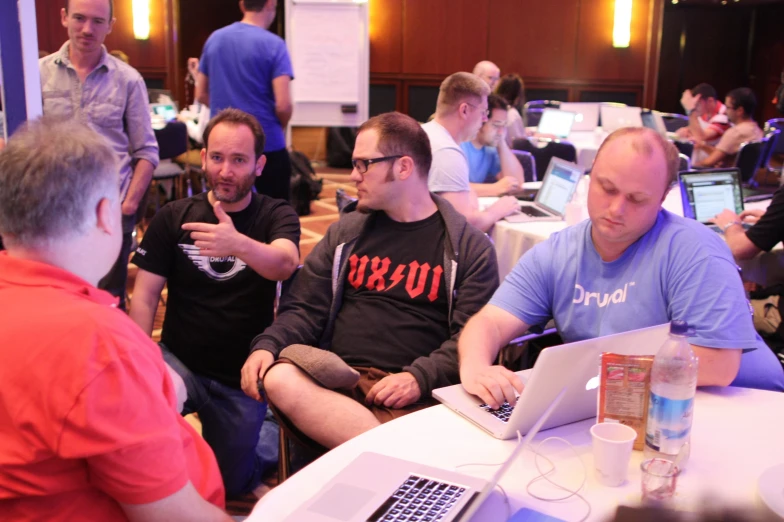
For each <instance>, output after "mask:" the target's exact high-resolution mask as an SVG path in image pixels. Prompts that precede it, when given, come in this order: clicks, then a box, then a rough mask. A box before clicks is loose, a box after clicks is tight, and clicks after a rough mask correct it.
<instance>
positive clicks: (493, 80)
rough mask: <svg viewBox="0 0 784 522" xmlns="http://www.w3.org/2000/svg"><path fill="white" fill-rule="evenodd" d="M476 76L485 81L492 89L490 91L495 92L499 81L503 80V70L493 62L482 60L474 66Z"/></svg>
mask: <svg viewBox="0 0 784 522" xmlns="http://www.w3.org/2000/svg"><path fill="white" fill-rule="evenodd" d="M474 74H475V75H477V76H479V77H480V78H481V79H482V80H484V82H485V83H486V84H487V85H488V87H490V90H493V88H495V85H496V84H497V83H498V80H499V79H500V78H501V69H499V68H498V66H497V65H496V64H494V63H493V62H490V61H488V60H482V61H481V62H479V63H478V64H476V65H474Z"/></svg>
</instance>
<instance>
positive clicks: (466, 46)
mask: <svg viewBox="0 0 784 522" xmlns="http://www.w3.org/2000/svg"><path fill="white" fill-rule="evenodd" d="M490 2H491V0H405V3H404V5H403V72H404V73H408V74H423V75H449V74H452V73H453V72H457V71H470V70H471V69H473V67H474V65H475V64H476V62H478V61H480V60H483V59H485V58H486V57H487V32H488V19H487V13H488V6H489V5H490Z"/></svg>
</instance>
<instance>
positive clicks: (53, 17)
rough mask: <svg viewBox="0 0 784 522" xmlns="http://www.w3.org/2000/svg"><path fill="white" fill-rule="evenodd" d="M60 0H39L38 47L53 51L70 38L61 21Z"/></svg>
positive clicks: (37, 11)
mask: <svg viewBox="0 0 784 522" xmlns="http://www.w3.org/2000/svg"><path fill="white" fill-rule="evenodd" d="M62 7H63V2H61V1H60V0H37V1H36V2H35V19H36V24H37V25H38V49H40V50H42V51H47V52H49V53H53V52H55V51H56V50H58V49H59V48H60V46H62V45H63V43H64V42H65V40H66V39H67V38H68V33H67V32H66V30H65V27H63V26H62V24H61V23H60V9H61V8H62Z"/></svg>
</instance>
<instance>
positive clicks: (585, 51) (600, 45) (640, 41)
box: [575, 0, 651, 83]
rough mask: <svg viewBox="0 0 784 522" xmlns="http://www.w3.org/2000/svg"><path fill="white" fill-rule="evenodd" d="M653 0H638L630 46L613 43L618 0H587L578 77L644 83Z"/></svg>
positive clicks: (582, 18) (580, 27) (580, 26)
mask: <svg viewBox="0 0 784 522" xmlns="http://www.w3.org/2000/svg"><path fill="white" fill-rule="evenodd" d="M650 2H651V0H634V5H633V9H632V27H631V34H632V38H631V42H630V45H629V47H628V48H625V49H616V48H614V47H613V46H612V31H613V18H614V7H615V0H583V1H581V2H580V22H579V24H578V26H577V55H576V56H577V60H576V66H575V76H576V77H577V78H580V79H582V80H604V81H630V82H640V83H642V82H643V80H644V78H645V57H646V53H647V51H648V49H647V47H648V45H647V44H648V23H649V18H650V16H649V15H650Z"/></svg>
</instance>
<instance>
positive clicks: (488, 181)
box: [460, 94, 523, 196]
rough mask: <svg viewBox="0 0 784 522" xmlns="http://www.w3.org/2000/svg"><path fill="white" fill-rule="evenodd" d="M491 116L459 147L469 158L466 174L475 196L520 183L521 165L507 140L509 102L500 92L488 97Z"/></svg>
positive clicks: (498, 192) (499, 191)
mask: <svg viewBox="0 0 784 522" xmlns="http://www.w3.org/2000/svg"><path fill="white" fill-rule="evenodd" d="M487 106H488V107H489V110H490V119H489V120H487V121H486V122H485V124H484V125H482V128H481V129H479V132H478V133H477V134H476V136H475V137H474V139H472V140H471V141H465V142H463V143H462V144H461V145H460V147H461V148H462V149H463V152H464V153H465V155H466V158H467V159H468V178H469V180H470V181H471V189H472V190H473V191H474V192H476V195H477V196H501V195H504V194H507V193H509V192H511V191H514V190H517V189H518V188H519V187H520V185H522V183H523V166H522V165H520V162H519V161H517V158H516V157H515V155H514V153H512V150H511V149H510V148H509V145H507V143H506V124H507V112H508V110H509V109H508V108H507V107H508V106H507V105H506V101H504V99H503V98H501V97H500V96H496V95H495V94H491V95H490V96H488V97H487Z"/></svg>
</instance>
